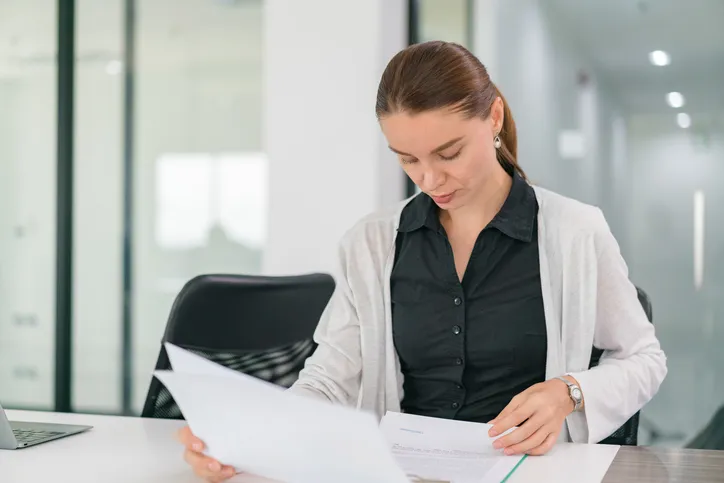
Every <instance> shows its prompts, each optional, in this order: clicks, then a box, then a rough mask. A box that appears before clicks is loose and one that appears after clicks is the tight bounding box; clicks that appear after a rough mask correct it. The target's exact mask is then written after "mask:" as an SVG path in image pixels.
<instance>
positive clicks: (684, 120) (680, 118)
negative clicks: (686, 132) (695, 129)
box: [676, 112, 691, 129]
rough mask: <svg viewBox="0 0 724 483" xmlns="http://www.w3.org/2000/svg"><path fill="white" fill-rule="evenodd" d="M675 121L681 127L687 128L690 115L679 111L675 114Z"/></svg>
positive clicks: (689, 122) (689, 123)
mask: <svg viewBox="0 0 724 483" xmlns="http://www.w3.org/2000/svg"><path fill="white" fill-rule="evenodd" d="M676 123H677V124H678V125H679V127H680V128H681V129H688V128H689V127H691V116H690V115H688V114H687V113H685V112H680V113H678V114H677V115H676Z"/></svg>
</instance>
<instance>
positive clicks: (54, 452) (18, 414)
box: [0, 411, 611, 483]
mask: <svg viewBox="0 0 724 483" xmlns="http://www.w3.org/2000/svg"><path fill="white" fill-rule="evenodd" d="M8 417H9V419H11V420H15V421H37V422H50V423H66V424H88V425H92V426H94V429H92V430H91V431H89V432H87V433H84V434H79V435H75V436H70V437H68V438H64V439H60V440H57V441H51V442H49V443H45V444H41V445H38V446H34V447H30V448H27V449H22V450H15V451H2V450H0V481H2V483H66V482H67V483H198V481H199V480H198V479H196V478H195V477H194V476H193V475H192V474H191V471H190V470H189V469H188V468H187V466H186V464H185V463H184V462H183V460H182V448H181V446H180V444H179V443H178V442H176V440H175V439H174V435H175V432H176V431H177V430H178V428H180V427H182V426H183V424H184V423H183V422H182V421H164V420H149V419H140V418H121V417H115V416H89V415H84V414H56V413H43V412H26V411H8ZM610 451H611V449H610V448H607V447H602V446H597V445H560V446H558V447H556V448H554V450H553V451H552V452H551V454H550V455H548V456H545V457H540V458H528V459H526V461H524V462H523V464H522V465H521V466H520V468H519V469H518V470H517V471H516V472H515V473H514V474H513V477H511V479H510V480H509V483H526V482H536V483H545V482H555V483H566V482H569V481H570V482H572V483H573V482H575V483H589V482H590V483H593V482H594V481H595V482H599V481H600V478H594V479H587V478H586V476H587V475H590V473H591V471H592V469H593V468H594V467H595V466H596V465H597V464H598V465H599V466H600V462H601V460H602V459H603V460H605V459H606V458H605V456H606V453H607V452H609V459H608V460H609V461H610V459H611V455H610ZM233 481H235V482H236V481H238V482H242V481H244V482H245V483H251V481H250V479H248V478H236V479H235V480H233ZM256 481H258V480H256Z"/></svg>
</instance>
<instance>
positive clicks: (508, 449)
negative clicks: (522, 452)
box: [505, 448, 513, 456]
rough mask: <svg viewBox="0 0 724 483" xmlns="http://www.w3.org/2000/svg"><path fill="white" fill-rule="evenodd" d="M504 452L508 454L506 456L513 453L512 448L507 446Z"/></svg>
mask: <svg viewBox="0 0 724 483" xmlns="http://www.w3.org/2000/svg"><path fill="white" fill-rule="evenodd" d="M505 454H506V455H508V456H510V455H512V454H513V450H512V449H510V448H507V449H506V450H505Z"/></svg>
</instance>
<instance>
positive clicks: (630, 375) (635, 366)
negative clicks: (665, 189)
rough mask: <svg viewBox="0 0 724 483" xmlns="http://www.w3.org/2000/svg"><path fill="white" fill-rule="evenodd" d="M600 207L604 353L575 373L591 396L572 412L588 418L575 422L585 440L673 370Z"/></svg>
mask: <svg viewBox="0 0 724 483" xmlns="http://www.w3.org/2000/svg"><path fill="white" fill-rule="evenodd" d="M596 212H597V215H598V218H599V219H600V222H599V223H596V225H598V229H597V230H596V233H595V238H594V239H595V244H596V252H597V255H598V257H597V258H598V260H597V267H596V273H597V276H596V277H597V295H596V323H595V329H594V346H595V347H598V348H600V349H603V350H604V353H603V355H602V357H601V360H600V361H599V364H598V365H597V366H596V367H594V368H592V369H589V370H587V371H582V372H577V373H572V374H571V375H572V376H573V377H575V378H576V380H578V382H579V384H580V386H581V390H582V391H583V396H584V401H585V409H584V411H583V412H581V413H574V414H572V415H570V416H569V418H572V419H574V420H576V419H578V421H577V422H578V423H583V424H571V425H569V427H570V428H571V439H572V440H573V441H574V442H579V443H597V442H599V441H601V440H602V439H604V438H606V437H608V436H610V435H611V434H612V433H613V432H614V431H616V429H618V428H619V427H621V426H622V425H623V424H624V423H625V422H626V421H627V420H628V419H629V418H630V417H631V416H633V415H634V414H635V413H636V412H637V411H639V410H640V409H641V408H642V407H643V406H644V405H645V404H646V403H647V402H649V401H650V400H651V399H652V398H653V397H654V395H655V394H656V393H657V391H658V390H659V386H660V385H661V382H662V381H663V379H664V377H665V376H666V372H667V369H666V357H665V355H664V352H663V351H662V350H661V346H660V344H659V341H658V339H657V338H656V335H655V330H654V325H653V324H651V323H650V322H649V320H648V318H647V317H646V313H645V312H644V310H643V308H642V307H641V304H640V302H639V300H638V295H637V292H636V287H635V286H634V285H633V283H631V281H630V280H629V278H628V268H627V266H626V263H625V261H624V259H623V257H622V256H621V252H620V249H619V246H618V243H617V242H616V239H615V238H614V236H613V234H612V233H611V231H610V229H609V227H608V224H607V223H606V221H605V219H604V217H603V214H602V213H601V211H600V210H596ZM581 419H582V420H583V421H581ZM574 428H575V429H574Z"/></svg>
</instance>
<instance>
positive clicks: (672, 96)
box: [666, 92, 684, 109]
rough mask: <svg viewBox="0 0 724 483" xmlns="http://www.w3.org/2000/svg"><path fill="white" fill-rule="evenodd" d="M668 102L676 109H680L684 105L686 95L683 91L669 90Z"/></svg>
mask: <svg viewBox="0 0 724 483" xmlns="http://www.w3.org/2000/svg"><path fill="white" fill-rule="evenodd" d="M666 102H668V103H669V105H670V106H671V107H673V108H674V109H678V108H680V107H683V106H684V96H683V95H681V92H669V93H668V94H666Z"/></svg>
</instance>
